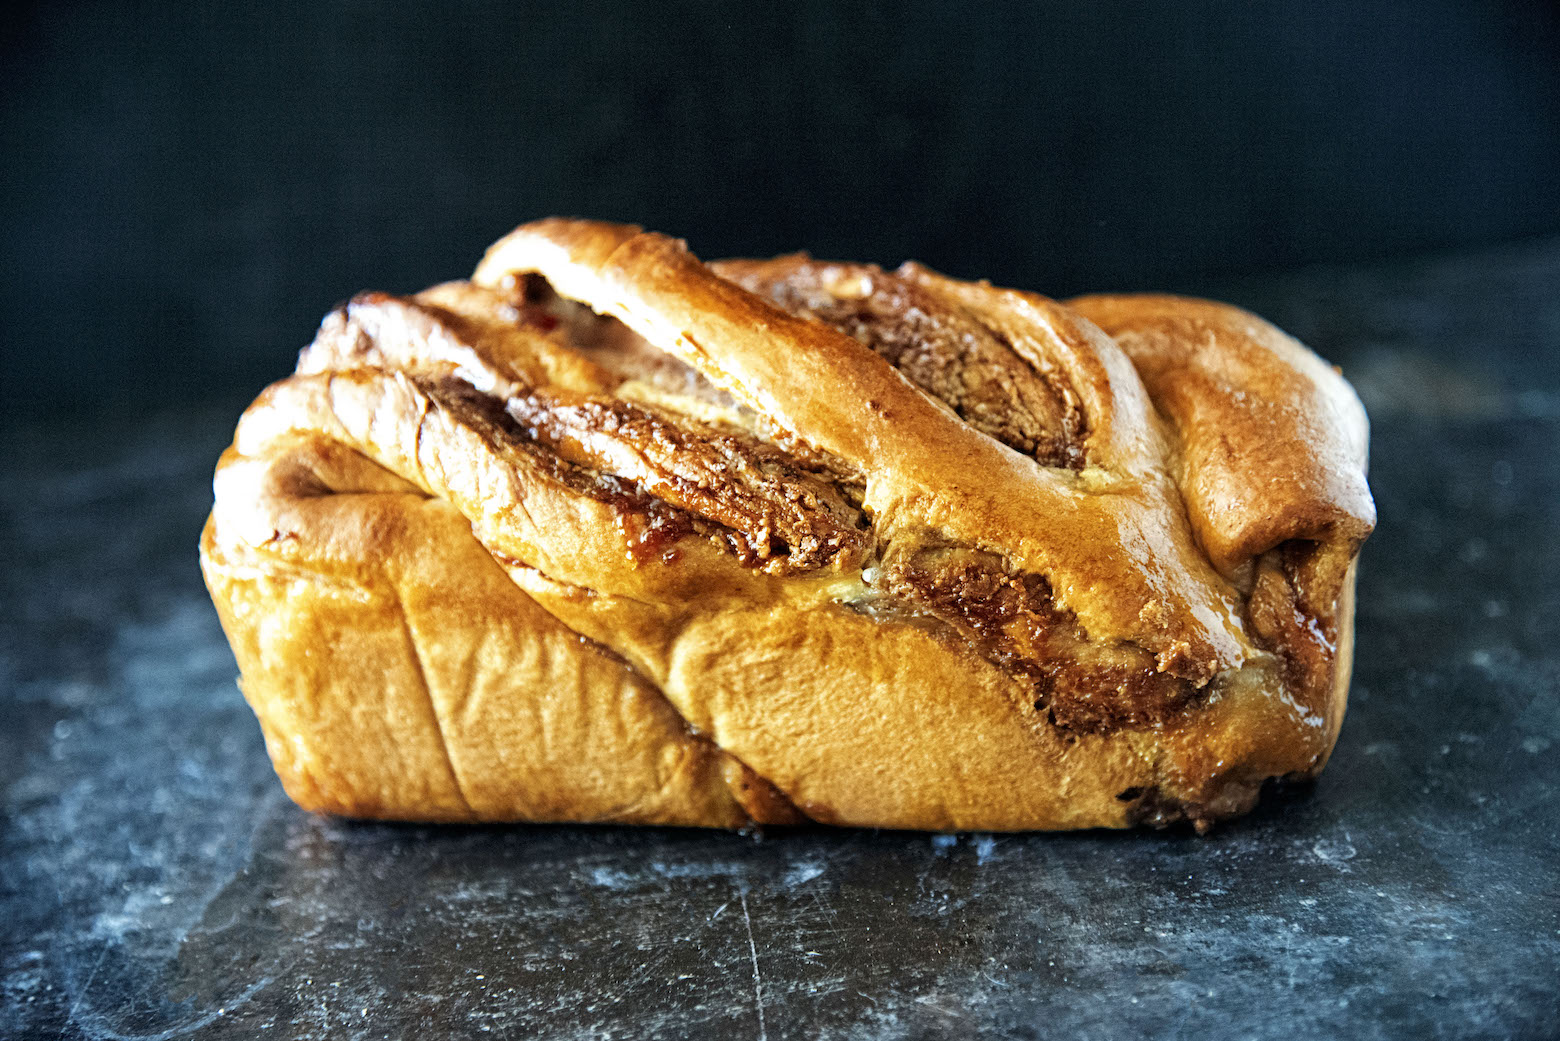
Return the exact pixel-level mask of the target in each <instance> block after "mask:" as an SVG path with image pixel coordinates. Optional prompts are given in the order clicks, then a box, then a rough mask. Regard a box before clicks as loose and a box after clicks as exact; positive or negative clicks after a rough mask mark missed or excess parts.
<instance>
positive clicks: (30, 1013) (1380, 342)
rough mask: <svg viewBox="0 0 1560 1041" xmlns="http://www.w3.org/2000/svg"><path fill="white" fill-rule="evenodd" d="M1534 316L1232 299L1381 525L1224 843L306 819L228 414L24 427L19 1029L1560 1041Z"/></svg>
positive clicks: (1559, 599)
mask: <svg viewBox="0 0 1560 1041" xmlns="http://www.w3.org/2000/svg"><path fill="white" fill-rule="evenodd" d="M1557 287H1560V241H1552V242H1549V243H1538V244H1534V245H1529V246H1522V247H1513V248H1509V249H1504V250H1499V251H1496V252H1492V253H1485V254H1481V255H1479V256H1470V257H1461V258H1457V257H1453V258H1442V259H1437V260H1427V261H1424V262H1420V263H1414V264H1407V265H1397V266H1390V267H1380V268H1374V269H1358V270H1317V271H1310V272H1303V273H1300V274H1298V275H1295V276H1292V277H1289V278H1284V279H1278V280H1268V281H1264V282H1261V283H1253V284H1232V285H1230V286H1229V287H1228V291H1229V293H1230V295H1232V296H1233V297H1234V298H1235V299H1237V300H1240V301H1241V302H1244V303H1247V304H1250V305H1255V306H1257V307H1259V308H1260V309H1261V310H1263V311H1264V312H1265V313H1267V314H1268V315H1270V316H1271V317H1273V318H1275V319H1276V320H1277V321H1279V322H1280V323H1281V324H1284V325H1286V326H1287V327H1288V328H1290V329H1291V330H1292V331H1294V332H1296V333H1297V334H1299V335H1300V336H1301V337H1302V338H1304V339H1306V340H1308V341H1309V342H1310V343H1312V345H1313V346H1315V347H1316V348H1318V349H1319V350H1320V351H1322V352H1323V353H1324V354H1326V355H1328V356H1329V357H1330V358H1332V359H1333V360H1335V361H1338V362H1340V363H1342V364H1343V365H1344V366H1345V368H1346V370H1347V372H1348V374H1349V375H1350V376H1351V377H1352V378H1353V379H1354V380H1355V382H1356V383H1357V385H1358V386H1359V388H1360V391H1361V394H1362V396H1363V397H1364V398H1365V400H1366V402H1367V405H1368V406H1369V407H1370V409H1371V412H1372V416H1373V418H1374V422H1375V430H1374V441H1373V469H1372V481H1373V484H1374V486H1375V490H1376V495H1377V501H1378V505H1379V507H1380V512H1381V518H1382V519H1381V525H1380V528H1379V530H1378V532H1377V534H1376V535H1375V537H1374V539H1373V540H1372V542H1371V543H1370V544H1369V546H1368V548H1367V551H1366V555H1365V559H1364V563H1363V567H1362V569H1361V573H1360V586H1361V588H1360V616H1359V648H1360V649H1359V656H1358V661H1357V666H1356V673H1355V686H1354V690H1353V694H1352V699H1351V700H1352V704H1351V709H1350V715H1349V719H1348V722H1347V724H1346V726H1345V727H1344V731H1343V737H1342V741H1341V743H1340V744H1339V747H1338V751H1337V754H1336V755H1335V757H1334V759H1333V762H1332V765H1331V766H1330V767H1329V769H1328V771H1327V774H1326V776H1325V777H1324V778H1323V779H1322V781H1321V782H1320V783H1319V784H1318V785H1317V786H1316V787H1315V788H1314V789H1312V790H1310V791H1303V792H1298V793H1291V794H1286V795H1283V796H1282V797H1281V798H1278V799H1275V800H1272V801H1270V802H1269V803H1268V804H1267V805H1265V806H1264V807H1263V808H1262V809H1260V810H1259V811H1258V812H1257V813H1255V814H1254V815H1252V816H1251V817H1249V818H1248V819H1246V820H1244V821H1242V822H1239V823H1237V824H1235V825H1233V826H1230V827H1227V828H1225V829H1223V830H1221V831H1219V832H1217V833H1215V834H1214V835H1212V836H1210V837H1207V838H1196V837H1193V836H1190V835H1186V834H1180V833H1170V834H1152V833H1150V834H1081V835H1063V836H1045V835H1026V836H983V835H967V836H958V837H954V836H927V835H914V834H903V833H873V832H825V831H811V832H802V833H789V834H779V835H771V836H770V837H768V838H765V839H763V840H754V839H751V838H744V837H741V836H735V835H726V834H706V833H700V832H692V831H665V830H623V829H612V828H573V827H537V828H526V827H514V828H418V827H393V826H382V825H373V826H368V825H357V824H349V823H342V822H335V821H330V820H324V819H320V818H316V817H312V816H309V815H307V814H305V813H302V812H300V811H298V810H296V809H295V808H293V807H292V806H291V805H290V804H289V803H288V802H287V801H286V800H285V798H284V797H283V796H282V795H281V793H280V790H279V789H278V787H277V784H276V782H275V780H274V779H273V777H272V775H271V772H270V768H269V766H268V764H267V762H266V758H265V754H264V751H263V749H262V746H261V741H260V736H259V732H258V730H257V727H256V725H255V724H254V721H253V719H252V717H251V716H250V715H249V712H248V710H247V708H246V707H245V706H244V704H243V702H242V700H241V699H240V697H239V696H238V693H237V691H236V690H235V688H234V684H233V679H234V666H233V660H232V658H231V656H230V654H229V652H228V650H227V647H226V645H225V644H224V642H223V639H222V635H221V632H220V630H219V629H218V626H217V621H216V617H215V614H214V613H213V611H212V609H211V607H210V605H209V603H208V602H207V600H206V597H205V594H204V592H203V590H202V588H201V585H200V579H199V575H198V572H197V570H196V564H195V539H196V533H197V530H198V528H199V525H200V522H201V520H202V517H203V514H204V511H205V509H206V507H207V505H208V503H209V501H210V500H209V490H208V483H207V482H208V478H209V473H210V468H211V466H212V463H213V461H214V459H215V457H216V454H217V452H218V451H219V450H220V449H221V447H222V446H223V445H224V444H225V443H226V438H227V435H228V433H229V431H230V429H231V424H232V421H233V419H234V417H235V411H234V409H233V408H211V409H207V410H204V411H199V412H185V413H177V414H162V415H155V416H144V417H123V416H120V417H113V416H110V417H105V418H104V420H103V421H102V422H101V424H98V425H95V426H92V427H90V428H88V427H86V426H83V425H79V424H78V425H72V426H69V427H67V426H64V425H60V424H54V425H51V424H50V423H47V422H37V423H33V424H31V425H23V426H17V425H14V424H13V425H12V426H10V427H8V428H6V431H5V439H6V449H7V450H6V451H5V452H3V453H0V460H3V462H0V467H3V471H0V503H3V514H0V520H3V529H0V562H3V564H4V567H3V571H0V787H3V792H4V800H3V807H4V818H3V831H0V994H3V1005H0V1036H3V1037H7V1038H9V1037H51V1036H65V1037H73V1038H74V1037H84V1038H172V1037H210V1038H227V1037H234V1038H238V1037H243V1038H255V1037H262V1038H263V1037H277V1038H326V1037H329V1038H358V1037H363V1038H378V1037H390V1038H405V1037H413V1036H423V1037H436V1036H437V1037H444V1036H448V1037H456V1038H461V1037H473V1036H478V1035H481V1034H486V1033H491V1034H496V1035H499V1036H515V1037H521V1036H525V1037H531V1036H549V1037H564V1038H568V1037H623V1038H653V1037H667V1038H674V1037H682V1036H698V1037H710V1038H726V1037H734V1038H761V1039H763V1038H777V1039H778V1038H785V1037H808V1038H811V1037H822V1038H899V1037H938V1036H948V1035H966V1036H991V1037H1042V1036H1057V1037H1068V1038H1095V1037H1098V1038H1108V1037H1126V1036H1144V1035H1151V1036H1156V1037H1161V1038H1175V1037H1188V1038H1190V1037H1244V1038H1285V1039H1289V1038H1293V1037H1297V1036H1312V1037H1348V1038H1359V1039H1369V1038H1378V1037H1380V1038H1416V1039H1417V1038H1440V1037H1447V1038H1450V1037H1553V1036H1556V1033H1557V1031H1560V997H1557V985H1560V968H1557V966H1560V813H1557V807H1556V798H1557V796H1560V768H1557V761H1560V593H1557V590H1560V546H1557V541H1560V540H1557V532H1560V294H1557V293H1556V288H1557Z"/></svg>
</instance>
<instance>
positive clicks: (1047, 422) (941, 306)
mask: <svg viewBox="0 0 1560 1041" xmlns="http://www.w3.org/2000/svg"><path fill="white" fill-rule="evenodd" d="M711 267H712V268H713V269H714V270H715V271H716V272H717V273H718V274H720V275H721V276H722V277H724V278H727V279H729V280H731V281H733V282H736V283H737V284H738V285H740V286H742V287H743V288H745V289H747V290H749V291H750V292H753V293H757V294H759V295H761V296H764V297H766V298H768V299H769V300H771V301H772V302H773V303H775V304H777V305H778V306H780V307H781V308H782V309H784V310H786V311H788V312H790V313H791V314H793V315H797V316H799V317H809V318H813V319H816V320H817V321H820V322H823V323H824V324H826V325H830V326H832V327H834V328H835V329H838V330H839V331H840V332H843V333H845V334H847V335H849V336H851V337H853V338H854V339H856V340H858V341H860V342H861V343H863V344H865V345H866V346H868V347H871V348H872V349H873V350H874V351H876V352H877V353H878V354H880V355H882V356H883V357H884V358H886V359H887V360H888V361H889V363H890V364H892V365H893V366H894V367H895V368H897V369H898V370H899V371H900V372H901V373H903V374H904V375H905V377H906V378H908V379H909V380H910V381H911V382H912V383H914V384H915V385H916V386H918V387H920V388H921V389H922V390H924V391H925V392H926V393H928V394H930V395H931V396H932V397H934V398H936V399H938V400H939V401H941V402H943V403H944V404H946V405H948V406H949V407H950V408H952V409H953V410H954V412H956V413H958V415H959V417H960V418H961V419H963V420H964V421H965V422H966V423H968V424H969V425H970V426H972V427H974V428H975V429H976V430H979V431H980V432H981V433H983V434H987V435H989V436H990V437H993V438H996V439H997V440H998V441H1001V442H1002V443H1003V444H1006V445H1008V446H1009V447H1010V448H1014V449H1016V450H1018V451H1019V452H1022V453H1023V454H1025V455H1029V456H1033V457H1034V458H1035V459H1036V460H1038V461H1039V462H1041V463H1044V464H1046V465H1048V466H1061V467H1067V468H1069V469H1073V470H1077V469H1081V468H1082V467H1083V465H1084V450H1083V441H1084V438H1085V436H1086V435H1087V430H1088V423H1087V418H1086V416H1085V414H1084V412H1083V409H1082V406H1081V404H1080V403H1079V401H1078V397H1077V395H1076V394H1075V393H1074V392H1073V389H1072V387H1071V386H1069V385H1068V383H1067V381H1066V380H1065V379H1064V378H1062V376H1061V375H1060V374H1059V373H1056V372H1041V371H1037V370H1036V369H1035V368H1034V367H1032V366H1031V365H1029V364H1028V363H1027V362H1025V361H1024V360H1023V359H1021V358H1020V357H1019V356H1018V355H1017V354H1016V353H1015V352H1014V351H1013V349H1012V348H1011V347H1010V346H1009V345H1008V344H1007V343H1006V342H1005V341H1004V340H1003V339H1002V337H1001V336H1000V335H999V334H998V333H997V332H996V331H995V330H993V329H991V328H989V327H987V326H986V325H984V324H983V323H981V322H980V321H979V320H977V319H976V318H975V317H974V316H973V315H971V314H970V313H969V312H967V311H966V310H964V309H963V308H961V307H959V306H957V305H956V304H953V303H951V302H949V301H947V300H944V299H941V298H939V297H937V296H936V295H934V294H933V293H931V292H929V291H928V290H926V289H925V288H923V287H921V286H919V285H916V284H915V283H914V282H912V281H910V280H909V279H906V278H901V277H899V276H898V275H896V274H890V273H888V272H886V271H884V270H883V269H882V268H880V267H877V266H876V265H872V264H840V263H832V262H822V261H815V260H812V259H810V258H808V257H805V256H791V257H781V258H779V259H776V260H727V261H720V262H717V263H715V264H713V265H711Z"/></svg>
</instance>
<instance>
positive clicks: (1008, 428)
mask: <svg viewBox="0 0 1560 1041" xmlns="http://www.w3.org/2000/svg"><path fill="white" fill-rule="evenodd" d="M776 303H778V304H779V305H781V306H778V307H777V306H775V304H776ZM1091 319H1092V320H1091ZM1096 322H1097V323H1098V324H1096ZM1101 326H1103V327H1104V331H1102V329H1101ZM1107 332H1108V333H1110V335H1106V333H1107ZM1113 337H1114V339H1113ZM1140 374H1141V375H1140ZM1364 440H1365V435H1364V416H1363V412H1362V411H1360V410H1359V409H1358V403H1357V401H1356V400H1355V399H1354V398H1353V396H1352V393H1351V392H1350V391H1349V390H1348V388H1347V385H1346V384H1344V383H1343V381H1342V379H1341V378H1340V377H1338V376H1337V375H1336V374H1335V373H1333V372H1332V371H1331V370H1329V369H1327V368H1326V367H1325V366H1324V365H1322V363H1321V362H1320V361H1319V360H1317V359H1316V358H1315V357H1314V356H1313V355H1311V354H1310V353H1309V352H1308V351H1306V350H1305V349H1304V348H1303V347H1300V346H1299V345H1298V344H1296V343H1294V341H1292V340H1289V339H1288V338H1286V337H1284V336H1283V334H1281V333H1278V332H1277V330H1274V329H1272V327H1270V326H1267V325H1265V323H1261V322H1260V320H1258V319H1255V318H1252V317H1251V316H1249V315H1246V314H1245V313H1244V312H1238V311H1236V310H1234V309H1232V308H1225V307H1223V305H1214V304H1207V303H1204V302H1200V301H1182V300H1175V299H1173V298H1163V297H1139V298H1124V297H1109V298H1107V297H1094V298H1085V299H1084V300H1083V301H1080V302H1078V307H1077V308H1076V309H1069V308H1065V307H1062V306H1061V305H1058V304H1056V303H1054V302H1053V301H1050V300H1047V299H1045V298H1043V297H1039V296H1036V295H1034V294H1028V293H1019V292H1016V291H1011V290H1000V289H994V288H992V287H990V286H987V285H985V284H983V283H967V282H959V281H956V280H952V279H948V278H945V277H943V276H940V275H937V274H935V273H933V272H930V271H928V270H926V269H924V268H921V267H919V266H916V265H906V266H904V267H902V268H900V269H899V270H898V271H896V272H894V273H893V274H891V275H890V274H887V273H884V272H883V271H881V270H880V269H877V268H873V267H869V266H865V265H841V264H828V263H824V262H816V261H811V260H809V259H807V258H804V257H789V258H780V259H778V260H776V261H763V262H755V261H742V262H725V263H723V264H719V265H715V266H714V268H713V269H712V268H709V267H706V266H704V265H702V264H700V263H699V262H698V261H697V260H696V259H695V258H694V257H693V256H692V255H691V254H689V253H688V251H687V250H686V248H685V247H684V246H683V245H682V244H681V243H679V242H676V241H674V240H671V239H668V238H665V237H664V236H659V235H651V234H645V233H642V232H640V231H639V230H638V229H636V228H630V227H624V226H617V225H606V224H598V223H593V222H586V221H558V220H553V221H541V222H537V223H535V224H532V225H527V226H525V227H522V228H520V229H518V230H517V231H516V232H515V233H513V234H512V235H510V236H508V237H507V238H505V239H504V240H502V241H501V242H499V243H498V244H497V245H495V246H494V247H493V249H492V250H490V251H489V253H488V255H487V257H486V258H485V259H484V260H483V262H482V264H481V265H480V266H479V268H478V270H477V273H476V275H475V276H474V278H473V280H472V282H471V283H450V284H448V285H445V286H439V287H435V288H434V289H431V290H429V291H427V292H425V293H423V294H419V296H417V297H414V298H409V299H398V298H394V297H389V296H385V295H383V294H369V295H364V296H361V297H358V298H356V299H355V300H354V301H353V302H352V303H351V304H349V305H348V306H347V307H346V308H344V309H343V310H342V311H340V312H337V313H336V314H334V315H332V316H330V317H329V318H327V320H326V322H325V324H324V325H323V326H322V328H321V333H320V336H319V337H318V338H317V339H316V342H315V344H314V345H313V346H311V347H310V348H309V349H308V350H307V351H305V352H304V354H303V355H302V356H301V358H300V362H299V367H298V372H297V373H296V374H295V375H294V376H292V377H291V378H289V379H287V380H284V381H282V382H281V383H278V384H276V385H275V386H273V387H271V388H270V389H268V390H267V391H266V392H265V393H264V394H262V395H261V397H260V398H259V399H258V400H257V401H256V403H255V404H254V405H253V406H252V407H251V408H250V409H249V411H248V412H246V414H245V416H244V418H243V419H242V421H241V422H240V425H239V429H238V431H237V434H236V437H235V443H234V447H233V448H232V449H230V450H229V452H228V454H227V455H225V456H224V458H223V461H222V463H221V464H220V465H219V468H218V476H217V483H216V490H217V496H216V505H215V507H214V509H213V514H212V520H211V522H210V523H209V524H208V527H207V531H206V533H205V535H204V536H203V539H202V562H203V566H204V568H205V572H206V576H207V581H208V584H209V585H210V588H211V590H212V594H213V598H214V599H215V600H216V601H217V604H218V607H219V610H220V612H221V614H222V618H223V624H224V626H225V627H226V629H227V632H228V634H229V637H230V639H231V641H232V643H233V645H234V649H235V653H236V654H237V656H238V658H239V664H240V667H241V669H242V671H243V674H244V689H245V693H246V695H247V696H248V697H249V699H250V701H251V703H252V704H253V705H254V706H255V710H256V712H257V714H258V715H259V716H260V718H261V721H262V725H263V726H264V728H265V731H266V734H267V740H268V744H269V747H270V748H271V752H272V756H273V759H274V760H275V762H276V765H277V769H278V772H279V773H280V774H281V775H282V777H283V780H284V783H286V785H287V787H288V790H289V792H290V793H291V794H293V796H294V798H295V799H297V800H298V801H299V802H300V803H302V804H304V805H306V806H310V807H312V808H316V809H324V810H329V811H332V812H338V813H346V814H354V815H366V816H388V817H403V818H416V819H483V820H493V819H526V820H563V819H588V820H616V821H638V822H646V823H652V822H661V823H683V824H707V825H713V826H724V827H732V826H741V825H743V824H747V823H754V822H757V823H784V822H788V821H796V820H801V819H805V818H811V819H814V820H818V821H823V822H828V823H838V824H859V825H878V826H891V827H910V828H938V829H943V828H982V829H1028V828H1071V827H1087V826H1123V825H1126V824H1130V823H1134V822H1143V821H1148V822H1153V823H1163V822H1165V821H1167V820H1169V819H1173V818H1186V819H1191V820H1193V821H1195V822H1198V823H1199V824H1200V825H1201V824H1203V823H1206V822H1207V821H1209V820H1212V819H1216V818H1217V817H1220V816H1227V815H1229V814H1231V813H1236V812H1241V811H1242V810H1244V809H1246V808H1249V806H1250V804H1251V802H1252V801H1253V800H1254V799H1255V797H1256V794H1257V791H1258V788H1259V787H1260V785H1261V783H1262V782H1263V781H1264V780H1265V779H1267V778H1270V777H1278V776H1301V775H1312V774H1314V773H1315V772H1316V771H1317V770H1319V769H1320V768H1321V765H1322V763H1323V762H1324V761H1325V758H1326V755H1327V753H1328V752H1329V750H1330V749H1331V746H1332V742H1333V740H1334V739H1335V738H1336V734H1337V727H1338V724H1339V722H1340V720H1341V717H1342V711H1343V698H1344V694H1345V691H1346V688H1347V672H1348V662H1349V658H1350V653H1351V647H1352V644H1351V640H1352V631H1351V627H1352V613H1351V612H1352V590H1353V570H1352V562H1353V559H1354V556H1355V554H1356V552H1357V549H1358V545H1359V542H1360V541H1361V540H1362V539H1363V538H1364V537H1365V535H1366V534H1367V533H1368V532H1369V529H1370V526H1371V524H1372V523H1373V520H1374V517H1373V514H1372V513H1371V512H1370V509H1371V506H1370V500H1369V494H1368V490H1367V489H1366V488H1365V485H1364V476H1363V474H1364Z"/></svg>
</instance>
